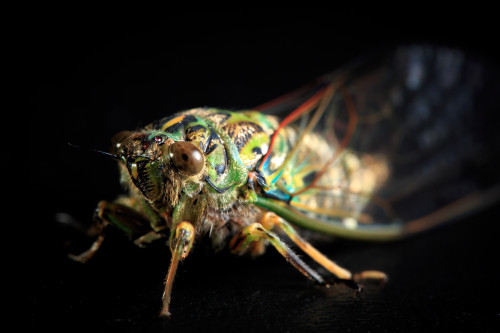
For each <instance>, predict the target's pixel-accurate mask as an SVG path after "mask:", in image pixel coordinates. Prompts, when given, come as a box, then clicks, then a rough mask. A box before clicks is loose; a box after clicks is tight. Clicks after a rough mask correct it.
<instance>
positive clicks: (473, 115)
mask: <svg viewBox="0 0 500 333" xmlns="http://www.w3.org/2000/svg"><path fill="white" fill-rule="evenodd" d="M499 87H500V85H499V80H498V75H497V69H496V67H494V66H493V65H490V64H487V62H486V61H484V60H481V59H480V58H477V57H475V56H474V55H471V54H468V53H466V52H464V51H461V50H456V49H450V48H446V47H434V46H406V47H401V48H398V49H395V50H393V51H391V52H389V53H388V54H384V55H382V56H375V57H373V58H371V59H363V60H362V61H359V62H356V63H355V64H354V65H352V66H349V67H346V68H344V69H342V70H339V71H336V72H334V73H331V74H328V75H325V76H323V77H321V78H319V79H318V80H317V81H315V82H313V83H311V84H310V85H308V86H306V87H303V88H301V89H298V90H296V91H294V92H292V93H290V94H288V95H285V96H283V97H281V98H278V99H276V100H274V101H271V102H269V103H266V104H264V105H262V106H260V107H257V110H259V111H262V112H265V113H269V114H275V115H280V116H282V115H286V116H285V117H284V118H282V119H284V120H283V121H282V123H281V124H282V125H283V128H281V129H279V130H277V131H276V132H275V134H274V135H273V138H272V139H273V141H272V142H271V144H270V149H269V153H268V154H267V155H266V156H265V157H264V158H263V159H262V161H261V163H260V165H259V169H260V171H261V173H262V174H263V175H264V176H265V178H266V181H267V183H268V185H269V186H270V187H269V188H268V189H267V191H266V195H265V196H261V197H259V200H258V203H257V204H258V205H260V206H262V207H265V208H268V209H270V210H273V211H275V212H277V213H278V214H279V215H282V216H283V217H285V218H287V219H289V220H291V222H293V223H295V224H297V225H299V226H303V227H306V228H309V229H313V230H317V231H320V232H324V233H329V234H333V235H338V236H343V237H348V238H358V239H373V240H376V239H382V240H383V239H392V238H398V237H401V236H403V235H406V234H409V233H413V232H416V231H420V230H423V229H427V228H429V227H431V226H434V225H437V224H440V223H443V222H446V221H448V220H451V219H453V218H455V217H458V216H460V215H462V214H464V213H466V212H470V211H473V210H474V209H477V208H481V207H484V206H486V205H489V204H492V203H494V202H496V201H497V200H498V199H499V198H500V186H499V185H498V184H499V179H500V176H499V173H498V171H497V170H496V169H497V168H496V163H495V162H494V161H496V159H497V156H498V154H497V153H498V151H499V147H500V140H499V135H497V132H498V130H497V123H496V121H495V116H496V114H497V112H498V110H500V108H499V106H500V103H499V98H498V96H499V95H498V94H499V92H500V89H499Z"/></svg>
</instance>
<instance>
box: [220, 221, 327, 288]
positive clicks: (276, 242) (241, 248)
mask: <svg viewBox="0 0 500 333" xmlns="http://www.w3.org/2000/svg"><path fill="white" fill-rule="evenodd" d="M261 240H267V241H269V242H270V243H271V245H273V246H274V248H275V249H276V250H277V251H278V252H279V253H280V254H281V255H282V256H283V257H284V258H285V259H286V260H287V261H288V262H289V263H291V264H292V265H293V266H294V267H295V268H296V269H297V270H298V271H299V272H301V273H302V274H303V275H304V276H305V277H307V278H308V279H311V280H312V281H314V282H316V283H318V284H320V285H327V283H326V281H325V280H324V279H323V278H322V277H321V276H320V275H319V274H318V273H317V272H315V271H314V270H313V269H312V268H310V267H309V266H308V265H307V264H306V263H305V262H304V261H302V260H301V259H300V258H299V257H298V256H297V255H296V254H295V253H294V252H293V251H292V250H291V249H290V248H289V247H288V246H287V245H286V244H285V243H284V242H283V241H282V240H281V239H280V238H279V237H278V236H277V235H276V234H275V233H273V232H271V231H269V230H267V229H266V228H265V227H264V226H263V225H262V224H260V223H253V224H251V225H249V226H247V227H245V228H244V229H242V230H241V231H240V232H239V233H238V234H236V235H235V236H234V237H233V238H232V239H231V241H230V243H229V248H230V249H231V252H233V253H236V254H244V253H246V252H247V251H248V250H249V249H252V247H251V244H252V243H254V242H260V241H261Z"/></svg>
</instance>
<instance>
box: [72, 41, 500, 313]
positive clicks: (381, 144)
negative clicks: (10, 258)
mask: <svg viewBox="0 0 500 333" xmlns="http://www.w3.org/2000/svg"><path fill="white" fill-rule="evenodd" d="M486 69H487V68H486V67H485V66H484V65H483V63H482V62H481V61H479V60H476V59H475V58H474V57H473V56H470V55H468V54H466V53H465V52H463V51H460V50H455V49H448V48H445V47H433V46H422V45H419V46H405V47H400V48H397V49H395V50H392V51H390V52H388V53H385V54H384V55H382V56H374V57H373V58H370V57H364V58H362V59H361V60H358V61H355V62H354V63H353V64H351V65H348V66H345V67H343V68H341V69H340V70H337V71H335V72H332V73H329V74H327V75H324V76H322V77H320V78H318V79H316V80H314V81H313V82H311V83H310V84H308V85H305V86H304V87H302V88H299V89H297V90H295V91H293V92H291V93H289V94H287V95H284V96H282V97H279V98H277V99H275V100H273V101H271V102H269V103H266V104H263V105H261V106H258V107H256V108H254V109H251V110H242V111H232V110H223V109H219V108H194V109H190V110H186V111H182V112H178V113H175V114H173V115H169V116H167V117H165V118H163V119H160V120H158V121H155V122H153V123H151V124H149V125H147V126H146V127H144V128H141V129H138V130H135V131H125V132H120V133H118V134H117V135H115V136H114V137H113V139H112V145H111V151H110V152H109V155H110V156H112V157H114V158H115V159H116V160H117V161H118V165H119V168H120V174H121V183H122V184H123V185H124V187H125V188H126V190H127V192H128V194H127V195H126V196H122V197H119V198H118V199H116V200H115V201H112V202H107V201H101V202H100V203H99V204H98V207H97V210H96V213H95V223H96V226H97V229H98V230H99V233H98V236H97V238H96V240H95V242H94V244H93V245H92V246H91V248H90V249H89V250H87V251H86V252H84V253H82V254H80V255H73V256H72V258H73V259H75V260H78V261H81V262H86V261H87V260H88V259H90V258H91V257H92V256H93V255H94V254H95V253H96V251H97V250H98V249H99V247H100V245H101V244H102V242H103V240H104V231H105V228H106V227H107V226H108V225H114V226H115V227H117V228H119V229H121V230H122V231H123V232H124V233H125V234H126V235H127V236H128V237H129V238H130V239H132V240H133V241H134V242H135V243H136V244H137V245H139V246H145V245H147V244H148V243H151V242H153V241H157V240H161V239H163V240H167V244H168V246H169V247H170V250H171V253H172V256H171V261H170V267H169V270H168V274H167V276H166V279H165V291H164V294H163V298H162V302H163V306H162V309H161V311H160V315H161V316H169V315H170V309H169V306H170V300H171V291H172V286H173V281H174V277H175V274H176V270H177V267H178V264H179V261H181V260H184V259H185V258H186V257H187V256H188V255H189V253H190V251H191V249H192V247H193V246H194V245H195V243H196V242H197V240H199V239H200V238H201V237H204V236H209V238H210V239H211V241H212V243H213V245H214V247H216V248H222V247H224V246H226V245H227V246H228V248H229V250H230V251H232V252H233V253H235V254H249V255H251V256H259V255H261V254H263V253H264V251H265V248H266V245H269V244H270V245H271V246H272V247H273V248H274V249H276V250H277V251H278V252H279V253H280V254H281V255H282V256H283V257H284V258H285V259H286V260H287V261H288V262H289V263H290V264H292V265H293V266H294V267H295V268H297V270H298V271H299V272H300V273H302V274H303V275H304V276H305V277H307V278H309V279H311V280H313V281H314V282H316V283H318V284H320V285H323V286H328V285H330V284H331V283H332V281H334V282H335V281H342V282H344V283H347V284H350V285H351V286H353V287H355V288H357V286H358V284H357V282H358V281H360V280H363V279H366V278H375V279H380V280H385V279H387V277H386V275H385V274H384V273H383V272H380V271H375V270H369V271H364V272H359V273H356V274H353V273H351V272H350V271H349V270H348V269H346V268H343V267H341V266H339V265H337V264H336V263H335V262H334V261H333V260H331V259H329V258H327V257H326V256H325V255H323V254H322V253H321V252H319V251H318V250H317V249H316V248H315V247H313V245H311V243H310V242H309V241H308V240H306V239H305V238H304V237H302V236H301V230H303V229H309V230H313V231H316V232H318V233H321V234H327V235H332V236H336V237H343V238H351V239H358V240H369V241H387V240H393V239H399V238H402V237H405V236H408V235H411V234H414V233H416V232H419V231H422V230H425V229H428V228H429V227H432V226H435V225H439V224H441V223H443V222H446V221H449V220H451V219H453V218H456V217H459V216H460V215H462V214H464V213H466V212H468V211H472V210H473V209H477V208H481V207H484V206H486V205H488V204H492V203H494V202H496V201H497V200H498V199H499V198H500V187H499V186H498V176H497V174H498V172H495V170H494V167H493V166H492V165H491V164H490V163H489V162H490V161H491V160H492V159H493V158H495V151H496V149H497V148H498V141H499V140H498V139H497V135H495V133H496V132H495V126H494V124H492V122H491V121H490V120H489V118H488V117H489V116H491V114H490V110H495V107H496V106H497V105H498V103H496V100H494V99H492V98H491V97H492V96H494V94H493V93H492V92H491V91H490V90H489V87H490V86H491V84H490V82H491V80H493V79H495V77H494V76H493V75H492V73H490V72H488V71H487V70H486ZM492 103H493V104H494V103H496V104H495V105H493V104H492ZM284 239H286V241H285V240H284ZM289 242H291V243H293V244H294V246H296V247H298V249H300V250H301V251H303V252H304V253H305V254H307V255H308V256H309V257H310V258H311V259H312V260H314V261H316V262H317V263H318V264H319V265H320V266H322V267H323V268H325V269H326V270H327V271H329V272H330V273H332V274H333V275H332V276H333V277H334V278H333V279H332V278H328V277H324V276H323V275H321V274H319V273H318V272H317V271H315V270H314V269H312V268H310V266H309V265H308V264H306V262H305V261H304V260H303V259H301V258H300V257H299V256H298V255H297V254H296V253H295V252H294V251H293V250H292V249H291V248H290V247H289V245H288V244H287V243H289Z"/></svg>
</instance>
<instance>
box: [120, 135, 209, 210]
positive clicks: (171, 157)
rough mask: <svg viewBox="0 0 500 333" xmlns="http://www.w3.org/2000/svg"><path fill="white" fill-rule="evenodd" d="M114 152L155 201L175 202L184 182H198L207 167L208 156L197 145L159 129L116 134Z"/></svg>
mask: <svg viewBox="0 0 500 333" xmlns="http://www.w3.org/2000/svg"><path fill="white" fill-rule="evenodd" d="M111 152H112V153H113V154H115V155H116V156H117V157H118V159H119V160H120V163H121V165H122V173H124V174H125V175H127V177H125V178H127V180H129V183H130V182H131V184H133V187H135V188H136V189H137V190H138V191H139V192H140V193H141V194H142V195H143V196H144V197H145V198H146V199H147V200H148V201H149V202H151V203H158V202H161V203H165V204H170V205H175V203H176V202H177V198H178V197H179V195H180V192H181V189H182V187H183V185H184V184H185V183H186V182H189V180H191V181H195V182H196V180H197V179H198V178H199V177H198V176H200V175H201V174H202V173H203V170H204V167H205V157H204V155H203V153H202V152H201V150H200V149H199V148H198V147H196V146H195V145H194V144H192V143H190V142H186V141H174V140H173V139H172V138H170V137H168V136H167V135H165V134H159V133H158V132H156V133H155V132H151V131H146V132H120V133H118V134H116V135H115V136H114V137H113V140H112V148H111ZM187 188H192V186H188V187H187Z"/></svg>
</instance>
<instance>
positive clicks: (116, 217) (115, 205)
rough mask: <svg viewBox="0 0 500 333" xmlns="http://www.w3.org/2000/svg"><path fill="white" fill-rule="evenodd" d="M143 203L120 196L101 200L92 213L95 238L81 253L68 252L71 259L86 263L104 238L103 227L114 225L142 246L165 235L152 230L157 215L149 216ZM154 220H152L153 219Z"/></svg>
mask: <svg viewBox="0 0 500 333" xmlns="http://www.w3.org/2000/svg"><path fill="white" fill-rule="evenodd" d="M144 204H145V203H141V202H140V201H139V200H138V199H135V198H120V199H118V200H116V201H113V202H108V201H101V202H99V204H98V205H97V208H96V210H95V213H94V224H95V228H96V231H97V238H96V240H95V241H94V243H93V244H92V245H91V246H90V248H89V249H88V250H86V251H84V252H83V253H81V254H78V255H75V254H69V255H68V257H69V258H70V259H72V260H75V261H78V262H81V263H86V262H87V261H88V260H90V259H91V258H92V257H93V256H94V255H95V254H96V253H97V251H98V250H99V248H100V247H101V245H102V243H103V242H104V238H105V229H106V227H107V226H108V225H114V226H115V227H117V228H118V229H120V230H121V231H122V232H124V233H125V234H126V235H127V236H128V237H129V238H130V239H135V243H136V245H139V246H143V245H144V244H146V243H149V242H151V241H153V240H156V239H159V238H162V237H165V235H164V234H162V233H161V232H160V229H158V230H152V224H153V223H157V221H156V218H157V217H158V216H156V217H155V216H151V215H150V212H148V211H145V210H144V207H143V205H144ZM153 220H154V221H153Z"/></svg>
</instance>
